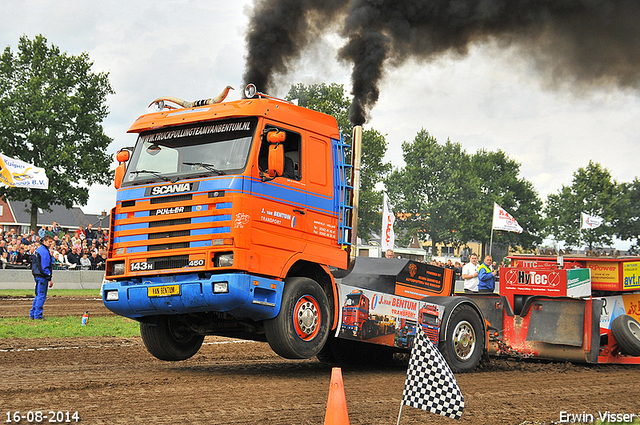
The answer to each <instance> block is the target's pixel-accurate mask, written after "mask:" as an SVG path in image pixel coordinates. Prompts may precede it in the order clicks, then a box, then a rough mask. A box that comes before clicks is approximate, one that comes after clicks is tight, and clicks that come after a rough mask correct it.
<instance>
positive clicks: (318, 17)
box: [243, 0, 347, 92]
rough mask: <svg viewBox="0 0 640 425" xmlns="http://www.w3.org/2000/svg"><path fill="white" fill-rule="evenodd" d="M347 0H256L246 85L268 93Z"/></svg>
mask: <svg viewBox="0 0 640 425" xmlns="http://www.w3.org/2000/svg"><path fill="white" fill-rule="evenodd" d="M346 4H347V1H345V0H256V3H255V5H254V8H253V11H252V15H251V19H250V22H249V30H248V33H247V36H246V42H247V47H248V49H247V55H246V56H245V60H246V67H245V73H244V78H243V79H244V82H245V84H249V83H253V84H255V86H256V88H257V89H258V91H261V92H268V91H269V90H270V89H271V88H272V85H273V78H274V76H275V74H280V75H285V74H287V72H288V70H289V66H290V65H291V64H292V63H293V62H294V61H295V60H296V59H298V58H299V57H300V55H301V53H302V52H303V50H304V49H305V48H306V47H308V46H309V44H310V43H311V42H312V41H313V40H314V39H316V37H320V36H321V35H322V33H323V32H324V31H325V30H326V28H327V26H328V24H329V23H331V22H333V21H334V20H335V16H336V15H338V14H339V13H340V12H341V10H343V9H344V7H345V6H346Z"/></svg>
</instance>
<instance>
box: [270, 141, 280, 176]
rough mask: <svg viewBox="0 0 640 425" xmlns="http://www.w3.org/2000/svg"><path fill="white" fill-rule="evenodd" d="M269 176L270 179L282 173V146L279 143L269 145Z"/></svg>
mask: <svg viewBox="0 0 640 425" xmlns="http://www.w3.org/2000/svg"><path fill="white" fill-rule="evenodd" d="M268 173H269V177H271V178H272V179H274V178H276V177H280V176H282V174H283V173H284V146H283V145H282V144H281V143H277V144H275V145H271V146H269V171H268Z"/></svg>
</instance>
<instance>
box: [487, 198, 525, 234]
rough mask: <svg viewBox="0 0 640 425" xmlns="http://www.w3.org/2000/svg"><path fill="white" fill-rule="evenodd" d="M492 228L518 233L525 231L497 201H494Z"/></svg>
mask: <svg viewBox="0 0 640 425" xmlns="http://www.w3.org/2000/svg"><path fill="white" fill-rule="evenodd" d="M491 229H492V230H506V231H508V232H516V233H522V231H523V229H522V227H521V226H520V225H519V224H518V222H517V221H516V219H515V218H513V217H512V216H511V214H509V213H508V212H507V211H506V210H505V209H504V208H502V207H501V206H500V205H498V204H496V203H495V202H494V203H493V222H492V224H491Z"/></svg>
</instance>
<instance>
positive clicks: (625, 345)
mask: <svg viewBox="0 0 640 425" xmlns="http://www.w3.org/2000/svg"><path fill="white" fill-rule="evenodd" d="M611 333H612V334H613V337H614V338H615V340H616V341H617V342H618V345H620V348H621V349H622V352H623V353H625V354H628V355H630V356H640V323H638V321H637V320H636V319H634V318H633V317H631V316H629V315H627V314H623V315H622V316H618V317H616V318H615V319H614V320H613V322H611Z"/></svg>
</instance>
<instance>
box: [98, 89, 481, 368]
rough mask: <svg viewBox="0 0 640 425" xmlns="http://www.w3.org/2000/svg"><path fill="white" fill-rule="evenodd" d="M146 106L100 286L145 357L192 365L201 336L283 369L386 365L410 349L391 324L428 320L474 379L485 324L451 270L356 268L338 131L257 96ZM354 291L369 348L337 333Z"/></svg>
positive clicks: (435, 337)
mask: <svg viewBox="0 0 640 425" xmlns="http://www.w3.org/2000/svg"><path fill="white" fill-rule="evenodd" d="M153 103H154V104H156V105H157V106H158V109H159V111H158V112H153V113H149V114H146V115H143V116H141V117H139V118H138V119H137V120H136V121H135V122H134V123H133V125H132V126H131V128H130V129H129V133H134V134H137V135H138V136H137V141H136V143H135V146H133V147H131V148H124V149H122V150H120V151H119V152H118V153H117V160H118V162H119V165H118V167H117V168H116V172H115V181H114V183H115V186H116V188H117V195H116V205H115V207H114V208H113V209H112V211H111V223H110V228H111V234H112V240H111V243H110V245H109V249H108V259H107V263H106V279H107V281H106V282H105V283H104V285H103V301H104V304H105V306H106V307H107V308H108V309H110V310H111V311H113V312H115V313H116V314H119V315H122V316H126V317H129V318H132V319H135V320H137V321H139V322H140V333H141V336H142V340H143V342H144V344H145V346H146V348H147V349H148V351H149V352H150V353H151V354H152V355H154V356H155V357H157V358H159V359H162V360H167V361H176V360H184V359H187V358H189V357H191V356H193V355H194V354H195V353H196V352H197V351H198V350H199V348H200V346H201V345H202V343H203V339H204V337H205V336H206V335H220V336H228V337H235V338H244V339H250V340H258V341H267V342H268V343H269V345H270V346H271V348H272V349H273V350H274V351H275V352H276V353H277V354H279V355H281V356H283V357H286V358H292V359H296V358H297V359H299V358H310V357H313V356H316V355H317V356H318V358H320V359H321V360H325V361H338V362H340V361H347V360H348V359H350V358H351V359H354V358H363V356H366V355H367V354H368V353H376V354H380V353H383V352H384V353H385V355H386V354H388V353H390V352H393V351H394V350H403V349H404V350H406V348H401V347H398V346H397V344H396V341H395V340H394V339H395V338H394V336H395V335H396V334H397V332H396V326H397V324H399V323H400V322H401V319H406V321H413V322H414V323H415V324H416V325H414V326H417V325H422V324H421V323H419V320H418V319H419V317H418V316H419V315H420V312H421V311H426V310H427V309H428V310H429V311H431V312H436V313H437V315H436V316H434V315H433V314H431V315H425V318H426V319H425V320H428V321H429V323H428V324H426V323H425V324H424V326H425V327H426V326H428V327H429V330H430V332H429V336H430V338H431V340H432V341H433V342H434V343H435V344H436V345H438V346H439V347H440V349H441V350H442V352H443V353H444V355H445V358H447V360H448V361H449V362H450V364H451V366H452V368H453V369H454V370H455V371H468V370H472V369H474V368H475V367H476V365H477V363H478V361H479V360H480V357H481V355H482V353H483V352H484V350H485V349H486V344H487V338H486V327H485V321H484V318H483V316H482V312H481V311H480V309H479V308H478V306H477V305H475V303H473V301H471V300H469V299H468V298H464V297H454V296H453V275H452V273H450V271H448V270H447V269H443V268H439V267H434V266H431V265H427V264H424V263H420V262H414V261H410V260H403V259H384V258H357V259H355V260H350V251H351V241H353V240H355V229H354V226H352V225H351V223H352V222H354V221H355V213H354V210H355V209H356V208H354V206H357V202H356V201H353V202H352V201H351V200H352V198H354V199H356V200H357V196H355V194H356V193H357V191H354V188H353V187H352V186H356V189H357V184H352V179H353V180H354V181H355V177H354V176H355V175H356V172H357V171H358V170H356V168H359V165H355V166H354V164H359V159H356V157H357V155H356V154H354V155H353V157H354V161H355V162H354V164H351V163H349V164H348V163H347V162H346V160H345V158H346V153H347V149H349V148H350V147H349V146H346V145H345V143H344V142H343V139H342V136H341V134H340V132H339V130H338V126H337V123H336V120H335V118H333V117H331V116H329V115H325V114H322V113H319V112H316V111H312V110H309V109H306V108H302V107H299V106H296V105H294V104H292V103H290V102H287V101H284V100H281V99H277V98H273V97H270V96H267V95H265V94H262V93H257V92H256V90H255V87H252V86H248V87H247V89H246V90H245V97H244V98H242V99H240V100H235V101H224V100H222V101H216V100H210V99H208V100H205V101H196V102H185V101H182V100H180V99H176V98H160V99H157V100H156V101H154V102H153ZM356 136H358V133H357V132H356ZM355 139H356V141H355V142H354V143H360V141H359V137H356V138H355ZM354 151H355V149H354ZM358 172H359V171H358ZM352 204H353V205H352ZM354 291H355V292H354ZM353 293H360V294H361V295H362V296H364V297H366V302H367V304H368V305H367V306H366V307H367V315H368V320H367V323H366V324H364V322H361V323H360V324H359V326H361V327H362V326H363V325H364V326H366V327H367V329H366V333H367V338H364V340H365V341H363V338H361V335H362V329H360V334H358V332H356V333H355V334H354V333H353V332H351V333H348V332H341V330H342V329H344V327H343V326H342V325H343V324H345V326H346V322H348V321H349V320H350V319H349V318H348V317H347V316H345V313H346V312H347V311H348V308H346V307H347V306H346V304H348V302H349V300H350V298H349V297H350V295H349V294H353ZM421 309H422V310H421ZM434 317H436V319H435V320H434ZM385 350H386V351H385Z"/></svg>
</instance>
